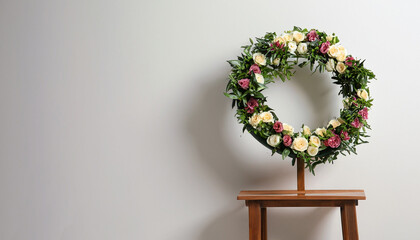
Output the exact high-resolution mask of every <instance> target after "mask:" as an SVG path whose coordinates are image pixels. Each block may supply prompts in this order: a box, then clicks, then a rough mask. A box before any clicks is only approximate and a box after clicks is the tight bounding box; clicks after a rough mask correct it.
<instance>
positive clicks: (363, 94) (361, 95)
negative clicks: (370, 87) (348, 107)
mask: <svg viewBox="0 0 420 240" xmlns="http://www.w3.org/2000/svg"><path fill="white" fill-rule="evenodd" d="M357 96H359V98H363V99H364V100H367V99H368V97H369V94H368V92H367V91H366V90H365V89H359V90H357Z"/></svg>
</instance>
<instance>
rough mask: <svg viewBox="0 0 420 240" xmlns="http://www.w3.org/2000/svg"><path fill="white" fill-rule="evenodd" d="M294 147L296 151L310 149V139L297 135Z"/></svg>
mask: <svg viewBox="0 0 420 240" xmlns="http://www.w3.org/2000/svg"><path fill="white" fill-rule="evenodd" d="M292 148H293V149H294V150H296V151H299V152H303V151H305V150H306V149H308V140H306V138H304V137H297V138H295V140H293V144H292Z"/></svg>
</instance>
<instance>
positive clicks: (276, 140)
mask: <svg viewBox="0 0 420 240" xmlns="http://www.w3.org/2000/svg"><path fill="white" fill-rule="evenodd" d="M280 142H281V137H280V135H271V136H269V137H268V138H267V144H268V145H270V146H272V147H277V146H278V145H279V144H280Z"/></svg>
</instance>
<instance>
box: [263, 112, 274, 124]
mask: <svg viewBox="0 0 420 240" xmlns="http://www.w3.org/2000/svg"><path fill="white" fill-rule="evenodd" d="M260 117H261V120H262V121H263V122H265V123H268V122H271V123H274V117H273V114H271V112H262V113H261V114H260Z"/></svg>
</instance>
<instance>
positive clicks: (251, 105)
mask: <svg viewBox="0 0 420 240" xmlns="http://www.w3.org/2000/svg"><path fill="white" fill-rule="evenodd" d="M256 107H258V101H257V100H256V99H255V98H253V97H251V98H250V99H249V100H248V102H247V107H245V109H246V112H247V113H254V111H255V108H256Z"/></svg>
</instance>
